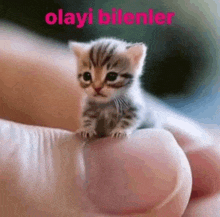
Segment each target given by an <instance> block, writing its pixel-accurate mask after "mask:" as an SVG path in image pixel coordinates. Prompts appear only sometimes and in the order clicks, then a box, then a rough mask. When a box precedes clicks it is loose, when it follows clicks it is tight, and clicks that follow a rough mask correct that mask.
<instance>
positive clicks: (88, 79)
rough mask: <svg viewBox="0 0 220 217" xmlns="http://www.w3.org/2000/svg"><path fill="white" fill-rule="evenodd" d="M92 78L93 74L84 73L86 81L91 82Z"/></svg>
mask: <svg viewBox="0 0 220 217" xmlns="http://www.w3.org/2000/svg"><path fill="white" fill-rule="evenodd" d="M91 78H92V76H91V73H90V72H84V73H83V79H84V80H85V81H90V80H91Z"/></svg>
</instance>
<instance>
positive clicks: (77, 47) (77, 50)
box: [68, 41, 87, 58]
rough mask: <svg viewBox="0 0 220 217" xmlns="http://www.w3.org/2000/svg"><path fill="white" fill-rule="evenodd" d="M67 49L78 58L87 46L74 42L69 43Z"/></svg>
mask: <svg viewBox="0 0 220 217" xmlns="http://www.w3.org/2000/svg"><path fill="white" fill-rule="evenodd" d="M68 45H69V48H70V50H71V51H73V53H74V54H75V55H76V56H77V57H78V58H79V57H81V56H82V54H83V53H84V52H85V51H86V47H87V44H86V43H81V42H76V41H69V42H68Z"/></svg>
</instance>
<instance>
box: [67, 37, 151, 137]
mask: <svg viewBox="0 0 220 217" xmlns="http://www.w3.org/2000/svg"><path fill="white" fill-rule="evenodd" d="M69 47H70V49H71V50H72V51H73V52H74V54H75V56H76V57H77V63H78V65H77V67H78V81H79V84H80V86H81V88H82V89H83V90H84V91H85V93H86V98H85V101H84V105H83V113H82V126H81V128H80V129H79V130H78V131H77V133H80V135H81V136H82V137H83V138H91V137H93V136H97V137H103V136H112V137H124V136H127V135H129V134H131V133H132V132H133V131H134V130H135V129H136V128H137V127H138V126H140V124H141V121H142V120H143V117H144V116H143V115H144V109H143V102H144V100H143V99H142V97H141V96H142V94H141V88H140V84H139V77H140V75H141V73H142V68H143V65H144V59H145V56H146V50H147V48H146V46H145V45H144V44H142V43H135V44H131V43H126V42H124V41H121V40H116V39H113V38H101V39H98V40H95V41H92V42H90V43H79V42H72V41H70V42H69Z"/></svg>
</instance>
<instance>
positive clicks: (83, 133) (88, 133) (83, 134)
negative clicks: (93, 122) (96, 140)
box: [76, 128, 97, 139]
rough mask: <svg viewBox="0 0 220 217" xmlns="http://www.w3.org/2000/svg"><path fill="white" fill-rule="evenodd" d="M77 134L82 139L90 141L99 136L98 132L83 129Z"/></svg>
mask: <svg viewBox="0 0 220 217" xmlns="http://www.w3.org/2000/svg"><path fill="white" fill-rule="evenodd" d="M76 134H79V135H80V136H81V137H82V138H84V139H88V138H92V137H93V136H95V135H97V133H96V131H95V130H93V129H88V128H81V129H78V130H77V131H76Z"/></svg>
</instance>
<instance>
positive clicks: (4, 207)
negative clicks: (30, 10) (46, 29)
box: [0, 25, 220, 217]
mask: <svg viewBox="0 0 220 217" xmlns="http://www.w3.org/2000/svg"><path fill="white" fill-rule="evenodd" d="M0 33H1V34H0V35H1V40H0V43H1V46H0V53H1V54H3V55H0V82H1V91H0V105H1V107H0V115H1V118H2V120H1V121H0V131H1V133H0V141H1V143H0V205H1V206H0V213H2V214H3V216H7V217H8V216H33V215H34V216H83V217H84V216H89V217H90V216H102V217H104V216H131V214H135V215H134V216H147V217H149V216H159V217H160V216H163V217H164V216H165V217H166V216H177V217H178V216H182V215H183V216H184V217H189V216H193V217H197V216H198V217H201V216H207V217H208V216H218V215H219V216H220V214H218V213H219V207H220V202H219V201H220V196H219V191H220V167H219V166H218V165H220V147H219V141H220V137H219V135H220V130H211V129H207V130H206V131H205V130H204V129H203V128H202V127H201V126H200V125H198V124H197V123H195V122H193V121H192V120H190V119H188V118H185V117H183V116H182V115H179V114H176V113H175V112H173V111H172V110H170V109H169V108H167V107H166V106H164V105H163V104H161V102H159V101H157V99H154V98H153V97H151V96H149V95H146V97H147V98H148V102H149V106H151V107H152V108H153V109H154V111H155V112H157V113H161V114H162V120H161V121H162V124H163V127H164V128H165V129H166V130H164V129H143V130H139V131H136V132H135V133H133V134H132V135H131V137H130V138H127V139H122V140H120V139H112V138H103V139H100V140H96V141H90V142H87V143H86V144H85V142H84V141H82V140H81V139H80V138H78V137H77V136H76V135H75V134H74V131H75V130H76V129H78V127H79V117H80V112H81V106H80V102H81V99H82V97H83V96H82V93H81V91H80V88H79V87H78V85H77V81H76V77H75V74H76V73H75V72H76V71H75V70H76V68H75V64H74V63H75V60H74V57H73V56H72V55H71V54H69V53H68V52H67V51H66V50H65V48H64V47H62V46H60V45H56V46H55V44H53V43H52V42H45V41H44V39H41V38H37V37H36V36H32V35H29V33H26V32H24V30H19V31H18V32H16V30H15V29H14V30H13V31H9V29H5V27H4V26H3V25H2V26H1V30H0ZM54 47H55V48H56V49H55V50H54ZM192 180H193V184H192ZM191 193H192V196H191V197H190V195H191Z"/></svg>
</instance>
